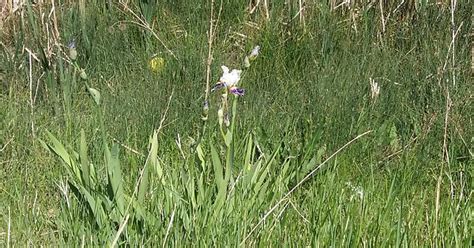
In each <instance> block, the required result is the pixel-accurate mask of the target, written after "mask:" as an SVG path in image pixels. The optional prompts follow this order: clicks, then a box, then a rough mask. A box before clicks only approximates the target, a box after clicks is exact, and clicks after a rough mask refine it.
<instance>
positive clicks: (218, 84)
mask: <svg viewBox="0 0 474 248" xmlns="http://www.w3.org/2000/svg"><path fill="white" fill-rule="evenodd" d="M224 86H225V84H224V83H217V84H216V85H214V86H213V87H212V88H211V92H214V91H216V90H218V89H222V88H224Z"/></svg>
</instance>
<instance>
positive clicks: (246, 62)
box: [244, 56, 250, 68]
mask: <svg viewBox="0 0 474 248" xmlns="http://www.w3.org/2000/svg"><path fill="white" fill-rule="evenodd" d="M244 66H245V68H249V67H250V59H249V57H248V56H245V59H244Z"/></svg>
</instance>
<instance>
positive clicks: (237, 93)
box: [230, 87, 245, 96]
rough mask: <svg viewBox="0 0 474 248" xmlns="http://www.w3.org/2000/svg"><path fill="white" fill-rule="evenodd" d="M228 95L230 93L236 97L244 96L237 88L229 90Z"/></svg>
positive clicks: (242, 90) (243, 91)
mask: <svg viewBox="0 0 474 248" xmlns="http://www.w3.org/2000/svg"><path fill="white" fill-rule="evenodd" d="M230 93H232V94H234V95H236V96H243V95H244V94H245V90H244V89H240V88H237V87H233V88H231V89H230Z"/></svg>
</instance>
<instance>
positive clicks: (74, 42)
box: [67, 39, 76, 49]
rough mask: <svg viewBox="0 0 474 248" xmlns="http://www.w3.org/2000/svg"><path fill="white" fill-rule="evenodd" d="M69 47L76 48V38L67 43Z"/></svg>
mask: <svg viewBox="0 0 474 248" xmlns="http://www.w3.org/2000/svg"><path fill="white" fill-rule="evenodd" d="M67 47H68V48H69V49H73V48H76V40H75V39H72V40H71V41H70V42H69V44H68V45H67Z"/></svg>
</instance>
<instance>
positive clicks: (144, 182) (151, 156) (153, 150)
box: [137, 131, 158, 204]
mask: <svg viewBox="0 0 474 248" xmlns="http://www.w3.org/2000/svg"><path fill="white" fill-rule="evenodd" d="M150 143H151V147H150V151H149V152H148V158H147V162H146V163H145V166H144V168H143V172H142V173H143V175H142V179H141V182H140V185H139V188H138V197H137V199H138V202H139V203H140V204H143V200H144V198H145V194H146V192H147V191H148V184H149V177H150V169H152V167H154V165H155V163H156V160H157V154H158V135H157V133H156V131H155V132H154V134H153V137H152V138H151V140H150Z"/></svg>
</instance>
